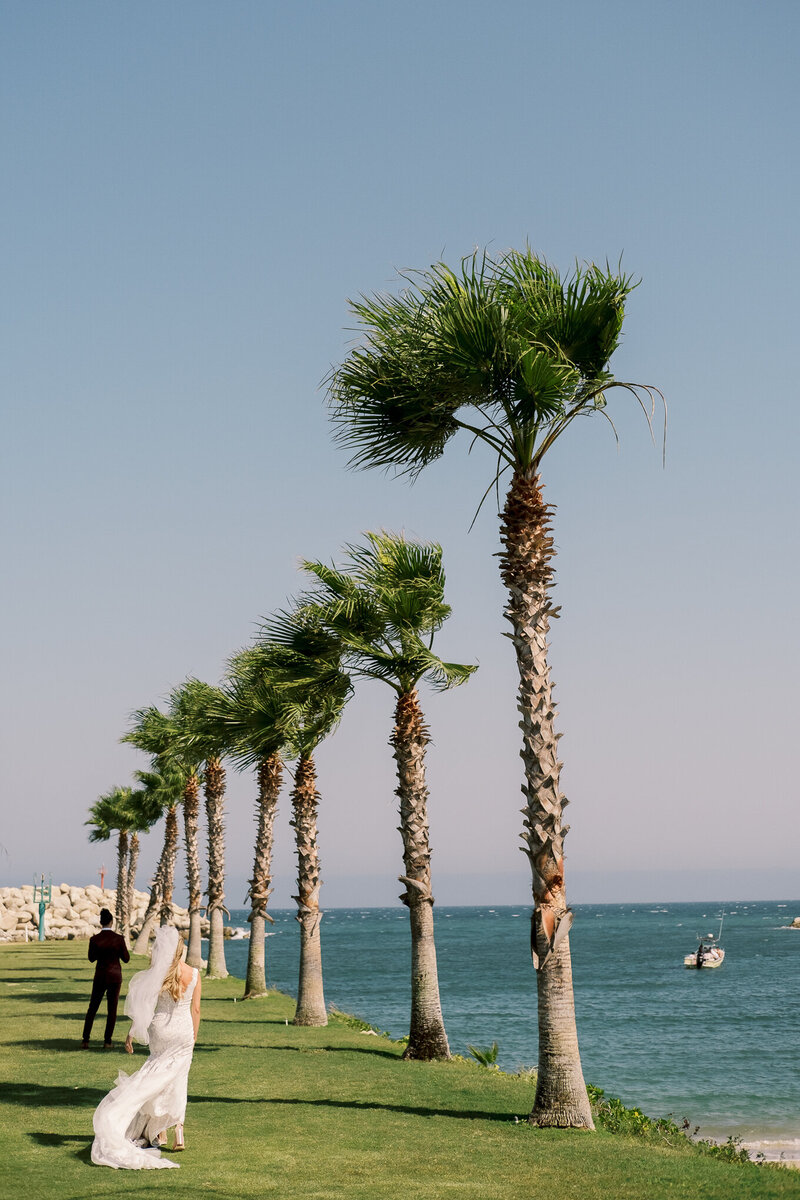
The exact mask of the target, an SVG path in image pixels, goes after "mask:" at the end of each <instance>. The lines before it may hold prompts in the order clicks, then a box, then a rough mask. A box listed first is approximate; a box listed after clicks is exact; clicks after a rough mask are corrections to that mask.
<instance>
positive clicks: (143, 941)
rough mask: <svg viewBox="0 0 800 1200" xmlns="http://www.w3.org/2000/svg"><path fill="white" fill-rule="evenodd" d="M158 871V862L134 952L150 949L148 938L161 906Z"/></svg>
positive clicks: (143, 952) (139, 952) (143, 951)
mask: <svg viewBox="0 0 800 1200" xmlns="http://www.w3.org/2000/svg"><path fill="white" fill-rule="evenodd" d="M159 871H160V864H159V867H157V868H156V874H155V877H154V879H153V882H152V884H151V885H150V899H149V901H148V902H147V911H146V912H145V914H144V920H143V921H142V928H141V929H140V930H139V936H138V937H137V939H136V944H135V945H134V947H133V953H134V954H147V953H148V952H149V950H150V938H151V937H152V936H153V930H154V929H155V926H156V921H157V920H158V913H159V910H160V908H161V880H160V877H159Z"/></svg>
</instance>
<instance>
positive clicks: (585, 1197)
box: [0, 942, 800, 1200]
mask: <svg viewBox="0 0 800 1200" xmlns="http://www.w3.org/2000/svg"><path fill="white" fill-rule="evenodd" d="M145 961H146V960H143V959H142V960H136V959H133V960H132V962H131V966H130V968H127V969H126V971H125V976H126V979H127V978H130V974H131V973H132V970H134V969H135V968H136V967H137V965H139V966H142V965H145ZM90 986H91V968H90V965H89V964H88V962H87V961H86V943H85V942H69V943H64V942H45V943H42V944H38V943H37V944H29V945H24V944H23V945H7V946H0V1162H1V1163H2V1169H1V1170H0V1200H11V1198H12V1197H14V1198H15V1200H89V1198H95V1197H96V1198H98V1200H103V1198H106V1197H112V1196H121V1197H126V1196H130V1197H144V1196H147V1197H153V1196H156V1195H157V1194H158V1193H160V1192H163V1193H164V1194H165V1196H166V1195H169V1196H170V1197H172V1198H174V1200H197V1197H198V1196H201V1197H208V1198H209V1200H249V1198H251V1197H253V1198H255V1197H258V1198H259V1200H261V1198H265V1197H269V1198H273V1197H274V1198H275V1200H412V1198H413V1200H445V1198H450V1197H452V1198H453V1200H473V1198H474V1200H600V1198H601V1197H602V1198H603V1200H661V1198H662V1197H663V1198H664V1200H666V1198H667V1197H669V1200H732V1198H734V1197H735V1198H736V1200H748V1198H750V1197H758V1198H760V1200H772V1198H773V1197H774V1198H776V1200H777V1198H783V1197H794V1198H795V1200H798V1198H800V1172H795V1171H789V1170H785V1169H783V1168H774V1167H757V1166H754V1165H739V1164H734V1163H728V1162H724V1161H721V1160H719V1159H716V1158H710V1157H708V1156H707V1155H703V1154H701V1153H700V1152H699V1151H697V1150H696V1149H695V1148H694V1147H692V1146H691V1145H690V1144H689V1143H687V1142H686V1141H685V1140H684V1139H677V1141H676V1142H675V1144H673V1145H671V1144H669V1140H668V1139H659V1140H653V1139H649V1140H648V1139H647V1138H634V1137H629V1136H623V1135H620V1134H611V1133H609V1132H607V1131H605V1130H602V1129H601V1130H599V1131H598V1132H597V1133H596V1134H587V1133H577V1132H568V1131H555V1130H536V1129H532V1128H531V1127H530V1126H528V1125H527V1124H526V1123H525V1120H524V1118H525V1116H526V1114H527V1112H528V1111H529V1110H530V1107H531V1103H532V1099H533V1088H532V1085H531V1082H530V1080H529V1079H527V1078H525V1077H522V1076H509V1075H504V1074H501V1073H500V1072H497V1071H492V1070H487V1069H485V1068H483V1067H480V1066H478V1065H477V1064H474V1063H468V1062H463V1061H456V1062H450V1063H404V1062H402V1061H401V1060H400V1055H401V1053H402V1046H401V1045H400V1044H398V1043H397V1042H392V1041H390V1040H389V1039H388V1038H385V1037H382V1036H374V1035H373V1034H369V1033H367V1032H365V1031H364V1029H363V1028H361V1027H360V1025H359V1023H358V1022H356V1021H352V1020H350V1019H348V1018H346V1017H344V1016H340V1015H335V1016H333V1017H332V1019H331V1023H330V1024H329V1025H328V1027H327V1028H325V1029H305V1028H296V1027H294V1026H293V1025H291V1024H290V1023H289V1022H290V1021H291V1017H292V1013H293V1009H294V1005H293V1002H292V1001H291V1000H290V999H289V998H288V997H286V996H282V995H280V994H277V993H272V994H271V995H270V996H268V997H266V998H265V999H261V1000H254V1001H250V1000H248V1001H246V1002H242V1001H241V999H240V996H241V993H242V990H243V989H242V981H241V980H239V979H235V978H228V979H226V980H222V981H209V982H204V986H203V1019H202V1024H201V1027H200V1037H199V1041H198V1044H197V1048H196V1051H195V1059H194V1065H193V1068H192V1073H191V1076H190V1079H189V1108H188V1112H187V1124H186V1141H187V1149H186V1151H185V1152H184V1153H183V1154H182V1155H179V1156H177V1159H176V1161H179V1162H180V1168H181V1169H180V1170H179V1171H152V1172H147V1173H146V1174H142V1173H139V1172H125V1171H119V1172H111V1171H109V1170H107V1169H105V1168H101V1167H93V1166H92V1165H91V1163H90V1159H89V1150H90V1146H91V1141H92V1113H93V1110H94V1108H95V1106H96V1105H97V1104H98V1103H99V1101H100V1100H101V1099H102V1097H103V1096H104V1095H105V1093H106V1092H107V1091H108V1090H109V1088H110V1087H111V1086H112V1084H113V1082H114V1079H115V1077H116V1074H117V1072H118V1071H119V1070H124V1071H128V1072H130V1071H132V1070H134V1069H136V1068H137V1067H138V1066H140V1065H141V1063H142V1062H143V1056H144V1055H145V1054H146V1050H145V1049H144V1048H142V1047H140V1048H138V1049H137V1053H136V1055H135V1056H134V1057H133V1058H129V1057H128V1056H127V1055H125V1054H124V1053H123V1052H122V1041H123V1040H124V1036H125V1033H126V1030H127V1021H125V1020H124V1019H121V1020H120V1022H119V1024H118V1026H117V1035H116V1046H115V1048H114V1049H113V1050H109V1051H104V1050H102V1049H100V1042H99V1041H97V1042H95V1043H94V1044H93V1047H92V1049H90V1050H89V1051H83V1052H81V1051H80V1050H79V1049H78V1047H79V1044H80V1033H81V1025H82V1021H83V1016H84V1013H85V1009H86V1003H87V1000H88V996H89V991H90ZM102 1016H103V1014H102V1013H101V1014H100V1018H102ZM100 1018H98V1020H99V1021H100V1025H99V1032H100V1034H101V1035H102V1020H101V1019H100ZM97 1030H98V1027H97V1025H96V1031H97ZM595 1082H597V1083H600V1084H602V1080H598V1081H595Z"/></svg>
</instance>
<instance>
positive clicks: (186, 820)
mask: <svg viewBox="0 0 800 1200" xmlns="http://www.w3.org/2000/svg"><path fill="white" fill-rule="evenodd" d="M199 790H200V781H199V780H198V778H197V776H196V775H195V774H194V772H193V773H192V774H191V775H190V776H189V778H188V780H187V781H186V787H185V788H184V790H183V832H184V840H185V842H186V886H187V890H188V892H189V944H188V948H187V951H186V962H187V965H188V966H190V967H199V966H200V965H201V964H202V947H201V945H200V938H201V931H200V924H201V919H200V905H201V902H202V898H203V896H202V892H201V890H200V855H199V853H198V849H197V823H198V814H199V811H200V799H199V795H198V793H199Z"/></svg>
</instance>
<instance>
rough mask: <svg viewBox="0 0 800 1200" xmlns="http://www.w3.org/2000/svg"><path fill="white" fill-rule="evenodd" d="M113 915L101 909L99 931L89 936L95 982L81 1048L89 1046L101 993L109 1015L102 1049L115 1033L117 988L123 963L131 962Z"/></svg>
mask: <svg viewBox="0 0 800 1200" xmlns="http://www.w3.org/2000/svg"><path fill="white" fill-rule="evenodd" d="M113 923H114V918H113V917H112V915H111V913H110V912H109V910H108V909H107V908H103V909H101V910H100V926H101V928H100V932H99V933H96V934H95V935H94V937H91V938H89V962H93V963H96V964H97V965H96V967H95V969H94V983H93V984H92V996H91V999H90V1000H89V1008H88V1010H87V1012H86V1020H85V1021H84V1023H83V1041H82V1042H81V1050H88V1049H89V1038H90V1037H91V1035H92V1025H93V1024H94V1019H95V1017H96V1015H97V1010H98V1008H99V1007H100V1002H101V1001H102V999H103V996H105V997H106V1005H107V1009H108V1016H107V1017H106V1035H105V1038H104V1040H103V1049H104V1050H110V1049H111V1039H112V1037H113V1036H114V1026H115V1025H116V1023H117V1004H118V1002H119V991H120V988H121V987H122V966H121V963H120V960H122V962H130V959H131V956H130V954H129V952H128V947H127V946H126V945H125V938H124V937H122V935H121V934H119V933H115V932H114V930H113V929H112V928H111V927H112V925H113Z"/></svg>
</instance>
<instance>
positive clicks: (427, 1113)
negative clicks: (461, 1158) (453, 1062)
mask: <svg viewBox="0 0 800 1200" xmlns="http://www.w3.org/2000/svg"><path fill="white" fill-rule="evenodd" d="M189 1103H190V1104H272V1105H276V1106H279V1105H286V1106H290V1107H291V1106H300V1105H302V1106H307V1107H310V1108H352V1109H354V1110H355V1111H356V1112H394V1113H406V1114H408V1115H410V1116H416V1117H454V1118H456V1119H457V1120H461V1121H505V1122H508V1121H513V1120H514V1117H515V1114H514V1113H508V1112H482V1111H480V1110H478V1109H460V1108H424V1107H421V1106H416V1105H413V1104H380V1103H378V1102H373V1101H370V1100H319V1099H317V1100H303V1099H301V1098H300V1097H292V1098H289V1099H283V1098H281V1097H279V1096H274V1097H272V1096H262V1097H254V1098H252V1099H250V1098H248V1097H246V1096H238V1097H234V1096H190V1097H189ZM523 1119H525V1118H523Z"/></svg>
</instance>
